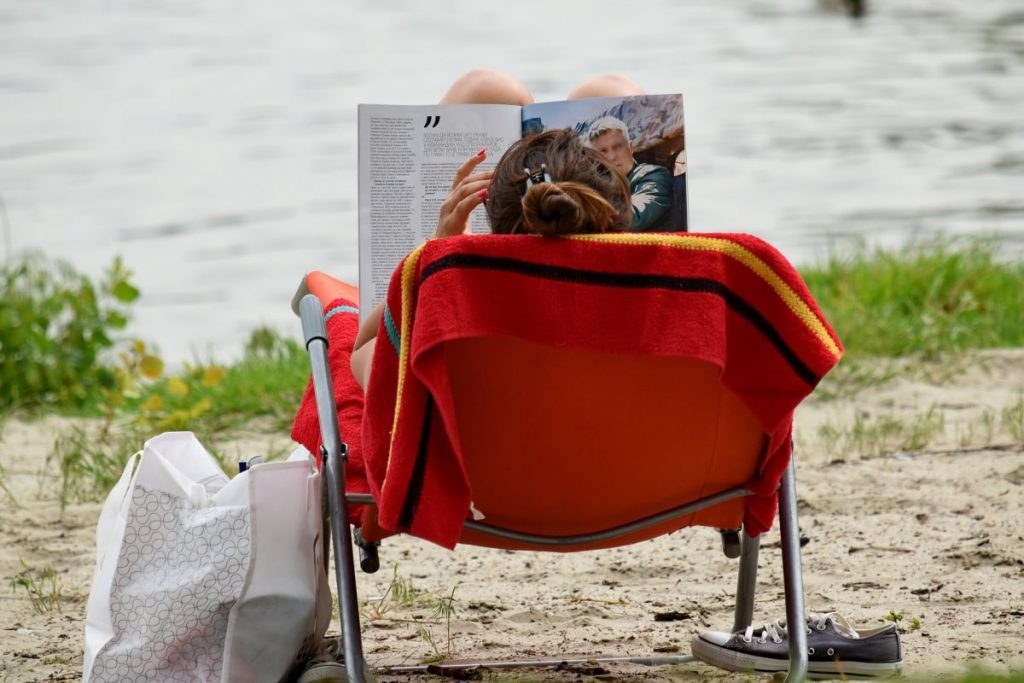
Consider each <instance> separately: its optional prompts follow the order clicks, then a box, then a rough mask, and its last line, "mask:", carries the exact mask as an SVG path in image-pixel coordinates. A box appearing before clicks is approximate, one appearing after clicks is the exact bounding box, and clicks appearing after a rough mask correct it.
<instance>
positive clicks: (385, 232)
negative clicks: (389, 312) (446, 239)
mask: <svg viewBox="0 0 1024 683" xmlns="http://www.w3.org/2000/svg"><path fill="white" fill-rule="evenodd" d="M520 131H521V115H520V108H519V107H517V106H511V105H499V104H452V105H440V104H435V105H423V106H405V105H374V104H361V105H359V299H360V301H359V307H360V310H361V311H362V315H363V316H365V315H368V314H369V312H370V310H371V309H372V308H373V306H375V305H376V304H377V303H378V302H380V301H381V300H382V299H383V298H384V296H385V295H386V294H387V288H388V281H389V280H390V278H391V274H392V272H394V270H395V266H397V265H398V262H399V261H401V260H402V257H404V256H405V255H406V254H408V253H409V252H410V251H412V250H413V249H414V248H415V247H417V246H418V245H420V244H422V243H423V242H424V240H426V239H427V238H428V237H430V236H431V235H432V234H433V233H434V229H435V228H436V227H437V219H438V214H439V213H440V210H441V204H442V203H443V202H444V200H445V198H446V197H447V196H448V191H449V190H450V189H451V185H452V180H453V179H454V178H455V171H456V170H457V169H458V168H459V166H461V165H462V163H463V162H465V161H466V159H468V158H469V157H471V156H473V155H474V154H476V153H477V152H478V151H479V150H480V149H481V148H486V149H487V160H486V161H485V162H484V163H482V164H481V165H480V166H478V167H477V170H487V169H492V168H494V165H495V164H496V163H497V161H498V159H500V158H501V155H502V154H503V153H504V152H505V150H506V149H508V147H509V146H510V145H511V144H512V143H513V142H515V141H516V140H518V139H519V137H520ZM472 228H473V231H474V232H486V231H487V230H488V227H487V217H486V216H485V215H484V214H483V212H482V211H474V212H473V218H472Z"/></svg>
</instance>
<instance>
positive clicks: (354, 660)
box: [299, 294, 367, 683]
mask: <svg viewBox="0 0 1024 683" xmlns="http://www.w3.org/2000/svg"><path fill="white" fill-rule="evenodd" d="M299 314H300V316H301V318H302V332H303V336H304V337H305V340H306V351H307V352H308V353H309V362H310V369H311V373H310V374H311V376H312V378H313V393H314V396H315V398H316V411H317V418H318V419H319V421H320V436H321V438H322V440H323V446H322V447H321V456H322V462H323V471H324V474H325V475H326V479H327V481H326V482H325V484H324V485H325V486H327V507H328V511H329V517H330V527H331V540H332V541H333V545H334V570H335V579H336V580H337V582H338V601H339V608H340V610H341V637H342V645H343V646H344V649H345V670H346V673H347V675H348V680H349V681H350V682H351V683H365V681H366V680H367V675H366V662H365V660H364V658H363V640H362V633H361V631H360V629H359V605H358V597H357V595H356V572H355V563H354V559H353V552H352V530H351V528H350V527H349V522H348V509H347V507H346V505H345V469H344V467H345V462H346V461H347V460H348V450H347V446H345V445H344V444H343V443H342V441H341V434H340V431H339V429H338V414H337V412H336V408H335V402H334V385H333V383H332V382H331V369H330V364H329V363H328V360H327V328H326V325H325V323H324V311H323V307H322V305H321V303H320V300H319V299H317V298H316V297H315V296H313V295H312V294H310V295H307V296H305V297H303V298H302V300H301V301H300V302H299Z"/></svg>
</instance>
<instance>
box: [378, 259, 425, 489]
mask: <svg viewBox="0 0 1024 683" xmlns="http://www.w3.org/2000/svg"><path fill="white" fill-rule="evenodd" d="M425 246H426V244H421V245H420V246H418V247H416V248H415V249H413V250H412V251H411V252H409V255H408V256H407V257H406V258H405V263H404V264H403V266H402V324H401V333H400V335H399V336H400V344H399V347H398V387H397V389H396V391H395V419H394V421H392V423H391V444H390V445H389V446H388V461H387V464H386V465H385V469H384V471H385V472H388V471H390V468H391V456H392V454H393V453H394V451H395V432H397V431H398V417H399V415H400V414H401V412H402V411H401V410H400V407H401V405H402V387H403V386H405V378H406V374H407V373H406V368H407V367H408V364H409V346H410V344H409V340H410V339H411V338H412V305H413V300H412V299H413V297H412V292H413V285H414V284H415V282H416V266H417V265H418V264H419V262H420V254H421V253H422V252H423V247H425ZM387 485H388V479H387V476H386V475H385V477H384V481H382V482H381V485H380V490H381V494H383V493H384V490H385V489H386V488H387Z"/></svg>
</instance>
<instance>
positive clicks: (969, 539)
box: [0, 349, 1024, 682]
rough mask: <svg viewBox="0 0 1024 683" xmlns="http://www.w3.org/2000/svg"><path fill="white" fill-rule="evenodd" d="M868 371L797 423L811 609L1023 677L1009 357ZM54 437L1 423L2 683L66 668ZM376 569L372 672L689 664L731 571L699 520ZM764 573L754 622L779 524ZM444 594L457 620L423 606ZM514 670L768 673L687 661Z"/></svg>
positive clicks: (391, 555)
mask: <svg viewBox="0 0 1024 683" xmlns="http://www.w3.org/2000/svg"><path fill="white" fill-rule="evenodd" d="M851 374H853V375H857V376H858V377H859V379H857V381H853V380H852V379H850V376H851ZM862 375H863V373H848V374H846V379H845V380H844V375H843V373H840V374H838V375H836V376H834V377H830V378H828V379H827V380H826V382H825V383H824V384H823V385H822V387H821V388H820V390H819V392H818V393H817V394H815V396H814V397H812V399H810V400H809V401H807V402H806V403H805V404H804V405H802V406H801V407H800V409H799V410H798V413H797V423H796V438H797V456H796V457H797V481H798V490H799V501H800V515H801V529H802V535H803V536H804V537H806V544H805V545H804V547H803V560H804V579H805V584H806V590H807V605H808V607H809V608H810V609H812V610H815V611H831V610H837V611H839V612H841V613H842V614H844V615H845V616H846V617H847V618H848V619H849V620H850V621H851V622H852V623H854V624H856V625H862V626H865V627H867V626H876V625H879V624H881V623H882V620H883V619H884V618H886V617H887V616H890V615H902V620H901V621H900V622H899V623H900V625H901V627H902V628H903V629H904V630H905V631H906V632H905V633H903V635H902V639H903V645H904V657H905V664H904V673H905V674H907V675H908V676H910V677H911V678H914V679H920V680H937V679H939V678H940V677H941V674H944V673H954V672H962V671H964V670H966V669H967V668H968V667H969V666H971V665H972V663H979V664H980V665H981V666H984V667H986V668H988V669H991V670H994V671H1006V670H1008V669H1011V670H1012V669H1020V668H1024V640H1022V639H1021V632H1022V627H1024V433H1022V432H1024V415H1021V411H1022V410H1024V406H1022V404H1021V401H1022V392H1024V349H1015V350H1000V351H990V352H982V353H978V354H974V355H972V356H971V357H970V358H967V359H963V360H958V361H957V362H956V363H954V364H952V366H951V365H950V364H946V363H943V364H935V365H929V366H926V367H916V366H915V367H911V366H910V365H909V364H904V365H903V366H902V367H895V368H894V369H892V372H889V371H886V370H885V369H883V368H880V367H877V368H872V369H871V370H870V372H869V376H874V377H875V378H876V379H871V380H869V381H866V380H864V379H863V376H862ZM67 427H68V420H66V419H58V418H51V417H47V418H43V419H39V420H34V421H26V420H24V419H22V418H18V417H13V418H8V419H7V420H6V421H4V422H2V423H0V430H2V431H0V468H2V470H0V472H2V475H0V476H2V477H3V479H2V480H3V481H4V482H5V483H6V486H7V487H8V488H9V489H10V491H11V493H12V494H13V496H14V500H11V498H10V497H8V496H6V495H5V494H4V493H3V492H2V491H0V497H2V503H0V577H2V579H3V582H4V584H3V587H2V590H0V610H2V616H0V628H2V636H0V680H2V681H10V682H15V681H40V680H47V681H54V680H58V681H59V680H74V679H77V678H79V677H80V676H81V670H82V669H81V667H82V643H83V630H84V619H85V596H86V595H87V594H88V592H89V585H90V582H91V579H92V572H93V567H94V562H95V553H94V543H95V538H94V537H95V524H96V519H97V515H98V513H99V508H100V503H98V502H96V503H86V504H75V505H71V506H69V507H68V508H67V509H66V510H65V511H64V512H63V514H61V510H60V506H59V504H58V502H57V495H56V489H57V486H58V485H59V479H58V477H57V476H56V475H55V474H54V473H53V472H46V471H44V463H45V460H46V456H47V454H48V453H49V452H50V451H51V449H52V445H53V441H54V438H55V437H56V436H57V435H58V434H59V433H60V432H61V431H62V430H65V429H67ZM287 443H288V440H287V437H286V435H284V434H282V433H278V432H271V433H266V432H261V431H258V430H254V431H251V432H245V433H239V434H238V435H237V436H236V437H235V438H234V439H233V440H232V441H231V442H230V443H229V444H228V446H227V447H226V448H224V449H223V450H225V451H226V452H229V453H230V452H232V450H233V449H234V450H236V451H237V452H239V453H253V452H259V451H271V450H274V451H280V450H281V449H282V448H283V447H284V446H286V445H287ZM128 455H130V454H128V453H126V454H125V457H127V456H128ZM22 562H24V563H26V564H27V566H29V567H31V568H33V569H34V570H36V571H38V570H41V569H42V568H44V567H47V566H52V567H53V569H54V570H56V573H57V576H58V577H59V581H60V584H61V589H60V596H61V599H60V601H59V605H58V608H57V609H54V610H51V611H47V612H44V613H38V612H36V611H35V610H34V609H33V606H32V604H31V602H30V601H29V599H28V594H27V592H26V590H25V589H24V588H23V587H21V586H14V587H12V586H10V585H9V584H10V580H11V579H12V578H13V577H14V576H15V575H16V574H17V573H18V572H19V571H21V569H22ZM381 562H382V568H381V571H380V572H379V573H378V574H375V575H360V576H359V591H360V596H361V598H362V600H363V601H364V603H365V606H364V609H363V612H362V620H363V624H364V629H363V630H364V638H365V641H364V643H365V644H364V646H365V649H366V653H367V657H368V659H369V661H370V663H371V664H372V665H374V666H381V665H385V664H414V663H418V662H421V661H424V660H427V659H432V658H436V657H438V656H440V655H446V656H450V657H451V658H452V659H479V658H497V657H504V656H527V657H537V656H543V655H552V656H563V655H572V654H579V655H584V656H587V655H590V656H593V655H597V654H602V653H605V654H631V653H632V654H644V653H650V652H651V651H652V650H653V651H657V652H663V653H687V652H688V651H689V641H690V639H691V638H692V637H693V636H694V635H695V634H696V633H698V632H699V631H700V630H702V629H706V628H716V629H726V628H728V627H729V626H731V623H732V617H731V599H732V593H733V591H734V587H735V561H733V560H729V559H727V558H726V557H725V556H724V555H723V554H722V552H721V550H720V543H719V537H718V534H717V533H716V532H714V531H713V530H710V529H691V530H684V531H683V532H680V533H677V534H674V535H671V536H667V537H662V538H660V539H657V540H655V541H650V542H646V543H642V544H638V545H635V546H631V547H627V548H620V549H616V550H613V551H605V552H600V553H579V554H571V555H548V554H534V553H515V554H513V553H509V552H502V551H491V550H483V549H478V548H472V547H465V548H460V549H458V550H457V551H456V552H455V553H450V552H448V551H445V550H442V549H440V548H436V547H433V546H430V545H428V544H426V543H422V542H419V541H416V540H414V539H408V538H399V539H395V540H392V541H389V542H387V543H386V544H385V546H384V547H382V548H381ZM760 567H761V569H760V576H759V579H760V592H759V596H758V602H757V605H756V608H755V620H757V621H758V622H760V621H767V620H771V619H774V618H776V617H781V616H782V614H783V607H782V590H781V565H780V562H779V549H778V534H777V529H776V530H773V531H771V532H769V533H768V534H767V535H766V537H765V538H764V539H763V542H762V554H761V564H760ZM396 577H397V578H396ZM396 581H397V582H398V583H399V584H400V585H401V586H402V587H404V588H407V589H409V588H411V589H412V590H409V591H407V594H408V595H409V596H410V597H409V598H408V599H406V600H404V601H398V600H395V599H394V595H395V593H396V591H395V585H392V584H394V583H395V582H396ZM389 586H390V587H391V590H389ZM446 598H451V600H450V602H451V605H452V607H453V614H452V616H451V617H450V618H445V617H444V616H443V615H440V614H438V609H437V608H438V606H439V605H443V604H444V599H446ZM659 615H662V616H661V617H660V619H664V618H665V617H664V615H670V616H671V617H673V620H669V621H663V620H658V618H659ZM518 676H519V677H521V679H522V680H561V679H573V680H644V681H679V680H761V679H762V678H759V677H754V676H751V677H745V676H743V675H736V674H728V673H725V672H718V671H716V670H714V669H712V668H710V667H708V666H705V665H703V664H699V663H697V664H692V665H686V666H677V667H670V668H645V667H642V666H635V665H629V666H620V665H606V666H582V667H570V668H569V669H567V670H562V671H542V670H530V671H527V672H525V673H521V674H518ZM485 678H486V676H485ZM381 679H382V680H406V679H407V677H403V676H398V675H383V676H381ZM420 680H422V679H420ZM506 680H507V679H506Z"/></svg>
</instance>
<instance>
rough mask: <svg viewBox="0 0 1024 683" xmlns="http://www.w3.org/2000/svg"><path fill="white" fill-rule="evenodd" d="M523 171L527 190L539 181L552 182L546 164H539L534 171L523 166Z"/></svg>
mask: <svg viewBox="0 0 1024 683" xmlns="http://www.w3.org/2000/svg"><path fill="white" fill-rule="evenodd" d="M523 172H524V173H525V174H526V189H527V190H529V189H530V188H531V187H533V186H534V185H537V184H539V183H553V182H555V181H553V180H552V179H551V174H550V173H548V165H547V164H541V165H540V168H538V169H537V170H536V171H531V170H530V169H528V168H525V167H524V168H523Z"/></svg>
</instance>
